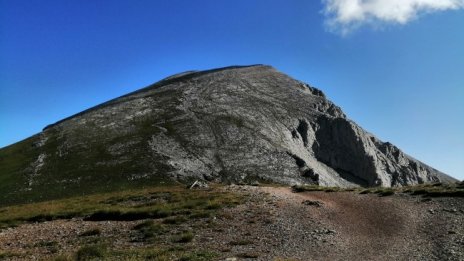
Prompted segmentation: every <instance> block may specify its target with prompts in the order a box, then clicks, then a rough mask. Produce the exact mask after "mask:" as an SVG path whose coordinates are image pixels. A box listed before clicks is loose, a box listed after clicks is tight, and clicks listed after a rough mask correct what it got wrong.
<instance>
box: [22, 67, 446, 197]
mask: <svg viewBox="0 0 464 261" xmlns="http://www.w3.org/2000/svg"><path fill="white" fill-rule="evenodd" d="M33 139H36V141H35V144H36V146H34V148H33V152H31V155H35V156H34V157H35V158H34V161H31V162H29V166H23V167H21V168H20V170H19V171H18V175H25V176H28V177H31V176H33V177H34V184H35V186H36V187H38V186H40V184H41V183H42V184H61V185H62V186H65V187H66V186H73V184H77V183H79V180H84V181H88V182H93V183H95V184H100V183H102V182H103V183H104V182H109V181H112V180H118V182H132V181H134V180H142V181H143V180H144V179H147V180H148V179H153V178H159V177H169V178H172V179H178V180H186V179H199V180H208V181H220V182H229V181H231V182H241V181H254V180H265V181H266V180H267V181H273V182H279V183H285V184H296V183H311V184H319V185H323V186H342V187H347V186H358V185H361V186H386V187H390V186H403V185H412V184H418V183H423V182H431V181H452V180H453V179H452V178H450V177H448V176H446V175H444V174H443V173H440V172H439V171H437V170H435V169H433V168H431V167H429V166H427V165H425V164H423V163H421V162H419V161H417V160H415V159H413V158H411V157H409V156H407V155H405V154H404V153H402V152H401V151H400V150H399V149H398V148H397V147H395V146H393V145H392V144H390V143H384V142H382V141H380V140H378V139H377V138H375V137H374V136H372V135H371V134H369V133H367V132H366V131H364V130H363V129H362V128H361V127H359V126H358V125H357V124H356V123H354V122H352V121H350V120H349V119H347V118H346V116H345V115H344V113H343V112H342V110H341V109H340V108H339V107H337V106H336V105H334V104H333V103H332V102H330V101H329V100H327V99H326V97H325V95H324V94H323V93H322V91H320V90H318V89H316V88H314V87H310V86H309V85H307V84H305V83H302V82H300V81H297V80H295V79H292V78H290V77H289V76H287V75H285V74H282V73H280V72H278V71H276V70H275V69H273V68H272V67H269V66H261V65H259V66H250V67H229V68H223V69H217V70H211V71H205V72H187V73H183V74H178V75H175V76H172V77H169V78H167V79H165V80H163V81H160V82H159V83H156V84H154V85H152V86H149V87H147V88H144V89H141V90H139V91H137V92H134V93H131V94H128V95H125V96H123V97H120V98H117V99H114V100H112V101H109V102H107V103H104V104H102V105H99V106H97V107H95V108H92V109H89V110H87V111H84V112H82V113H79V114H77V115H75V116H72V117H70V118H68V119H65V120H63V121H60V122H58V123H56V124H54V125H51V126H48V127H46V128H45V129H44V131H43V132H42V133H40V135H37V136H36V137H35V138H33ZM31 166H32V167H31ZM39 166H40V167H39ZM31 171H32V172H33V173H28V172H31ZM94 181H95V182H94ZM93 183H92V184H93ZM63 184H65V185H63ZM28 186H29V184H25V187H28ZM29 189H31V188H29ZM32 189H34V188H32Z"/></svg>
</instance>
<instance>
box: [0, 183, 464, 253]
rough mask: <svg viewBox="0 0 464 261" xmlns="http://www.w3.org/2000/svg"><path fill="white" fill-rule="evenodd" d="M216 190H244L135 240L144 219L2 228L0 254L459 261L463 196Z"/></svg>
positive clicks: (245, 188)
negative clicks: (178, 237) (141, 252)
mask: <svg viewBox="0 0 464 261" xmlns="http://www.w3.org/2000/svg"><path fill="white" fill-rule="evenodd" d="M222 189H223V190H225V191H227V192H233V193H239V194H242V195H246V197H245V202H244V203H242V204H240V205H238V206H236V207H231V208H224V209H222V210H220V211H219V212H217V214H215V215H214V216H211V217H205V218H202V219H198V220H183V221H182V222H181V223H180V224H170V225H169V226H170V227H171V228H172V229H171V230H169V234H167V235H162V236H160V237H159V238H158V239H157V240H156V241H151V242H149V241H141V240H139V239H140V233H139V232H138V231H136V230H134V229H133V228H134V226H135V225H137V224H141V223H143V222H145V221H146V220H139V221H83V220H82V219H81V218H74V219H70V220H55V221H49V222H42V223H30V224H23V225H20V226H18V227H16V228H7V229H3V230H1V231H0V250H1V251H3V252H4V253H8V255H4V256H3V259H4V260H49V259H50V258H52V257H54V256H57V255H63V254H64V255H68V256H72V254H73V253H75V251H76V250H77V249H78V248H79V247H80V246H82V245H86V244H92V243H95V242H98V243H103V244H106V245H108V246H109V248H111V249H112V250H115V251H116V250H128V249H129V250H130V249H137V248H148V249H150V248H153V249H155V248H159V247H160V246H164V245H167V246H170V247H173V246H176V245H181V247H182V248H183V249H184V250H185V251H194V250H199V249H201V250H207V251H210V252H212V253H215V255H214V257H213V255H211V256H210V257H200V258H197V259H195V258H192V259H184V260H226V258H229V259H228V260H464V250H463V249H464V198H433V199H432V200H429V201H425V200H423V198H422V197H420V196H410V195H404V194H398V195H393V196H389V197H379V196H377V195H374V194H359V193H357V192H302V193H293V192H292V191H291V189H290V188H286V187H252V186H228V187H224V188H222ZM156 222H158V223H161V224H162V222H163V221H162V220H156ZM164 222H166V221H164ZM168 222H171V221H168ZM166 226H168V225H166ZM187 230H188V231H192V232H193V235H194V237H193V239H192V240H191V241H188V242H183V243H178V242H175V241H172V237H173V236H174V235H175V234H176V233H177V232H181V231H187ZM89 231H91V232H89ZM92 231H93V232H92ZM95 231H97V232H95ZM85 232H88V233H87V234H88V235H87V234H86V233H85ZM0 253H1V252H0ZM167 256H169V255H167ZM0 259H1V256H0ZM137 260H138V259H137ZM153 260H169V258H168V259H156V257H154V258H153ZM172 260H178V258H177V257H172Z"/></svg>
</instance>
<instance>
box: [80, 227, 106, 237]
mask: <svg viewBox="0 0 464 261" xmlns="http://www.w3.org/2000/svg"><path fill="white" fill-rule="evenodd" d="M100 234H101V230H100V229H99V228H93V229H89V230H86V231H84V232H82V233H81V234H79V236H81V237H90V236H97V235H100Z"/></svg>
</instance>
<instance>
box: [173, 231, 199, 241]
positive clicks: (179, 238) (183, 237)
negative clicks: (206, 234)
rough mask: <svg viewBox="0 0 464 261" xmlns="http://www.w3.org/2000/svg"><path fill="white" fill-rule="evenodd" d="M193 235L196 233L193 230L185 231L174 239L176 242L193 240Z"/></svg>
mask: <svg viewBox="0 0 464 261" xmlns="http://www.w3.org/2000/svg"><path fill="white" fill-rule="evenodd" d="M193 237H194V235H193V233H192V232H184V233H182V234H180V235H179V236H177V237H175V238H174V240H173V241H174V242H176V243H188V242H191V241H192V240H193Z"/></svg>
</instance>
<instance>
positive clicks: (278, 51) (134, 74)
mask: <svg viewBox="0 0 464 261" xmlns="http://www.w3.org/2000/svg"><path fill="white" fill-rule="evenodd" d="M463 8H464V0H319V1H313V0H292V1H288V0H273V1H269V0H253V1H231V0H229V1H227V0H225V1H217V0H202V1H201V4H199V3H196V2H194V1H184V0H170V1H161V0H138V1H130V0H111V1H110V0H102V1H93V0H67V1H62V0H44V1H36V0H15V1H10V0H0V147H5V146H7V145H9V144H13V143H15V142H18V141H20V140H23V139H25V138H27V137H29V136H31V135H33V134H36V133H38V132H40V131H41V130H42V128H44V127H45V126H47V125H49V124H52V123H54V122H56V121H59V120H61V119H64V118H66V117H69V116H71V115H73V114H76V113H79V112H81V111H83V110H85V109H87V108H90V107H93V106H96V105H98V104H101V103H103V102H106V101H108V100H111V99H113V98H116V97H118V96H121V95H125V94H127V93H130V92H132V91H135V90H137V89H138V88H141V87H144V86H148V85H150V84H152V83H153V82H155V81H157V80H160V79H162V78H164V77H167V76H170V75H172V74H176V73H179V72H183V71H188V70H205V69H212V68H218V67H224V66H230V65H247V64H258V63H259V64H268V65H271V66H273V67H275V68H277V69H278V70H279V71H281V72H284V73H286V74H288V75H290V76H292V77H293V78H295V79H298V80H301V81H304V82H307V83H309V84H310V85H312V86H315V87H318V88H320V89H321V90H323V91H324V93H325V94H326V95H327V97H329V99H330V100H331V101H333V102H334V103H335V104H337V105H338V106H340V107H341V108H342V109H343V111H344V112H345V113H346V114H347V115H348V117H349V118H350V119H352V120H353V121H355V122H356V123H358V124H359V125H360V126H362V127H363V128H364V129H365V130H367V131H369V132H371V133H373V134H375V135H376V136H377V137H379V138H380V139H381V140H383V141H389V142H391V143H393V144H395V145H397V146H398V147H399V148H400V149H402V150H403V151H404V152H405V153H407V154H409V155H412V156H413V157H415V158H417V159H418V160H421V161H422V162H424V163H426V164H428V165H430V166H432V167H434V168H436V169H438V170H440V171H443V172H445V173H447V174H450V175H452V176H454V177H457V178H459V179H464V135H463V133H464V117H461V116H462V115H464V102H463V101H464V88H463V85H464V74H463V73H462V68H464V59H462V57H464V47H463V46H464V11H463V10H462V9H463Z"/></svg>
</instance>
